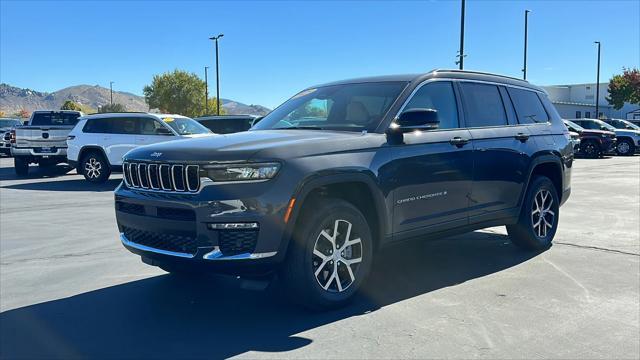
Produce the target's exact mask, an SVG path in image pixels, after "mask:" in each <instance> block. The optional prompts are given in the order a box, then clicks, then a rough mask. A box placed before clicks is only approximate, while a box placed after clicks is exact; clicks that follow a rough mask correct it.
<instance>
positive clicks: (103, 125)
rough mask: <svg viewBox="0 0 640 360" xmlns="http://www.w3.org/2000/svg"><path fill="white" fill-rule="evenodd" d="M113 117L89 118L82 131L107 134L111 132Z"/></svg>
mask: <svg viewBox="0 0 640 360" xmlns="http://www.w3.org/2000/svg"><path fill="white" fill-rule="evenodd" d="M110 125H111V119H105V118H102V119H89V120H87V123H86V124H84V127H83V128H82V132H84V133H98V134H106V133H110V132H111V126H110Z"/></svg>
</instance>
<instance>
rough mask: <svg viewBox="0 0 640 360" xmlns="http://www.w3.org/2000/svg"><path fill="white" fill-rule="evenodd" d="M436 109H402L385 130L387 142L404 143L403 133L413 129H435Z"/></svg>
mask: <svg viewBox="0 0 640 360" xmlns="http://www.w3.org/2000/svg"><path fill="white" fill-rule="evenodd" d="M439 124H440V120H438V111H437V110H434V109H409V110H405V111H403V112H402V113H401V114H400V116H398V118H397V119H395V120H394V121H393V122H392V123H391V126H389V128H388V129H387V131H386V135H387V142H388V143H389V144H393V145H397V144H402V143H404V133H406V132H411V131H415V130H435V129H437V128H438V125H439Z"/></svg>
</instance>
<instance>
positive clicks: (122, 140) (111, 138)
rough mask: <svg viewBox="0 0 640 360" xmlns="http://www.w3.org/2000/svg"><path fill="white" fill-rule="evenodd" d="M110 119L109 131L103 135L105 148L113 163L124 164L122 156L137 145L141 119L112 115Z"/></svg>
mask: <svg viewBox="0 0 640 360" xmlns="http://www.w3.org/2000/svg"><path fill="white" fill-rule="evenodd" d="M105 120H106V121H108V128H109V132H108V133H107V134H104V136H103V140H102V141H103V148H104V150H105V153H106V154H107V157H108V158H109V163H110V164H111V165H122V157H123V156H124V154H126V153H127V152H128V151H129V150H131V149H133V148H135V147H136V137H137V136H138V135H139V134H140V121H139V118H136V117H112V118H109V119H105Z"/></svg>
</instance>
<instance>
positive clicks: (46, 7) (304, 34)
mask: <svg viewBox="0 0 640 360" xmlns="http://www.w3.org/2000/svg"><path fill="white" fill-rule="evenodd" d="M525 9H529V10H531V13H530V14H529V57H528V75H527V78H528V80H529V81H530V82H532V83H534V84H537V85H552V84H573V83H588V82H595V80H596V54H597V49H596V45H595V44H594V43H593V42H594V41H600V42H601V43H602V63H601V81H602V82H606V81H608V79H609V78H610V77H611V76H612V75H613V74H616V73H620V72H621V71H622V68H623V67H640V65H639V64H640V45H639V44H640V25H639V24H640V1H638V0H631V1H474V0H468V1H467V4H466V23H465V53H466V54H467V57H466V58H465V69H467V70H479V71H488V72H495V73H499V74H504V75H510V76H515V77H520V76H522V72H521V69H522V62H523V37H524V10H525ZM219 33H223V34H224V37H223V38H222V39H220V43H219V45H220V93H221V97H222V98H228V99H233V100H236V101H240V102H243V103H248V104H260V105H264V106H267V107H270V108H273V107H275V106H277V105H279V104H280V103H281V102H283V101H285V100H286V99H288V98H289V97H290V96H292V95H293V94H295V93H296V92H298V91H300V90H301V89H303V88H306V87H308V86H312V85H316V84H322V83H325V82H330V81H334V80H340V79H348V78H354V77H361V76H370V75H385V74H398V73H419V72H427V71H429V70H432V69H435V68H456V67H457V65H455V60H456V58H455V56H456V53H457V51H458V48H459V39H460V1H459V0H452V1H408V2H403V1H372V2H368V1H353V2H348V1H307V2H294V1H281V2H270V1H261V2H251V1H234V2H209V1H192V2H189V1H137V2H136V1H45V2H39V1H28V0H26V1H24V0H23V1H11V0H0V82H4V83H8V84H10V85H13V86H18V87H26V88H31V89H34V90H39V91H48V92H52V91H55V90H59V89H61V88H64V87H67V86H72V85H79V84H90V85H95V84H98V85H101V86H104V87H109V82H110V81H113V82H114V85H113V86H114V90H119V91H127V92H131V93H134V94H138V95H142V89H143V87H144V86H145V85H147V84H149V83H150V82H151V80H152V78H153V75H154V74H159V73H163V72H167V71H172V70H174V69H181V70H187V71H190V72H194V73H196V74H198V75H199V76H201V77H203V78H204V66H210V69H209V88H210V91H209V94H215V57H214V47H213V42H212V41H210V40H208V38H209V37H210V36H212V35H216V34H219Z"/></svg>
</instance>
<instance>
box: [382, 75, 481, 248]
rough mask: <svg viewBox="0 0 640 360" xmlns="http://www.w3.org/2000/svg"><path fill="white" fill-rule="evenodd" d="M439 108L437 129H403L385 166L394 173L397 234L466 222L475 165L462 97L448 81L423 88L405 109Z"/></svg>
mask: <svg viewBox="0 0 640 360" xmlns="http://www.w3.org/2000/svg"><path fill="white" fill-rule="evenodd" d="M412 108H427V109H434V110H437V111H438V119H439V120H440V124H439V127H438V129H437V130H432V131H423V132H412V133H405V134H404V144H402V145H398V146H396V147H394V149H393V151H390V152H389V153H390V156H392V157H393V159H392V160H391V161H390V162H389V164H388V165H387V166H385V168H386V169H387V170H388V171H389V173H391V174H393V177H394V178H393V179H392V180H393V182H395V186H394V190H393V192H394V194H393V199H394V210H393V224H394V233H395V235H394V236H398V237H402V235H403V234H402V233H403V232H405V234H407V235H409V236H411V234H412V232H413V231H415V230H417V231H423V230H427V229H433V228H434V226H440V227H445V228H448V227H456V226H461V225H465V224H466V223H467V206H468V199H467V196H468V195H469V192H470V191H471V176H472V168H473V159H472V153H473V148H472V144H471V141H470V139H471V135H470V133H469V131H468V130H467V129H464V128H462V126H461V122H460V120H461V119H460V118H461V116H460V115H461V114H460V112H459V101H458V98H457V96H456V91H455V88H454V86H453V83H452V82H450V81H435V82H429V83H426V84H425V85H423V86H422V87H421V88H419V89H418V90H417V91H416V92H415V94H414V95H413V96H412V98H411V99H410V100H409V102H408V103H407V105H405V107H404V109H403V110H408V109H412Z"/></svg>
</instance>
